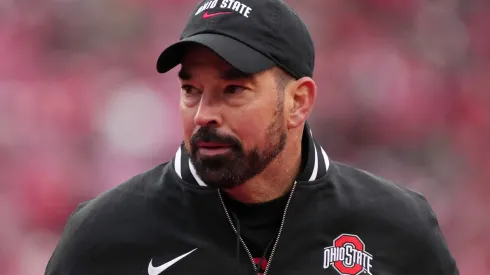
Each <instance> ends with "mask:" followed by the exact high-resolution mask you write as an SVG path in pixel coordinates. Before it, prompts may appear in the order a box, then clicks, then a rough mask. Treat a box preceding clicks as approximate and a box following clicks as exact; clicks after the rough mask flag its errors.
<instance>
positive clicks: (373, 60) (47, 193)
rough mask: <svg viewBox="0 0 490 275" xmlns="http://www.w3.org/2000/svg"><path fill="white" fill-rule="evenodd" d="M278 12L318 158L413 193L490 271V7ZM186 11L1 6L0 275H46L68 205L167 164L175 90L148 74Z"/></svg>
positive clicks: (484, 3) (418, 2)
mask: <svg viewBox="0 0 490 275" xmlns="http://www.w3.org/2000/svg"><path fill="white" fill-rule="evenodd" d="M287 2H289V3H290V4H291V6H293V7H294V8H295V9H296V10H297V11H298V13H299V14H300V16H302V17H303V18H304V21H305V22H306V23H307V25H308V26H309V28H310V30H311V32H312V35H313V38H314V41H315V45H316V51H317V54H316V70H315V76H314V78H315V80H316V81H317V85H318V87H319V95H318V101H317V103H316V106H315V110H314V112H313V114H312V115H311V117H310V119H309V120H310V124H311V125H312V128H313V133H314V134H315V135H316V137H317V139H319V141H320V142H321V143H322V145H323V146H324V148H325V150H326V151H327V154H329V156H330V157H331V158H333V159H334V160H337V161H341V162H344V163H349V164H352V165H355V166H357V167H360V168H362V169H366V170H369V171H371V172H374V173H376V174H379V175H381V176H383V177H385V178H387V179H389V180H392V181H393V182H396V183H398V184H401V185H404V186H407V187H409V188H411V189H413V190H416V191H418V192H421V193H423V194H424V195H425V196H426V197H427V198H428V200H429V202H430V203H431V205H432V207H433V209H434V212H435V213H436V214H437V215H438V218H439V222H440V226H441V228H442V231H443V233H444V234H445V236H446V239H447V242H448V244H449V247H450V249H451V251H452V253H453V255H454V256H455V258H456V260H457V263H458V265H459V267H460V271H461V274H464V275H466V274H468V275H469V274H486V273H488V272H490V235H488V232H490V214H489V212H490V200H489V198H490V182H489V181H490V88H489V87H490V2H489V1H488V0H410V1H399V0H302V1H300V0H289V1H287ZM196 4H197V2H196V1H194V0H192V1H191V0H104V1H100V0H83V1H82V0H43V1H39V0H2V1H0V274H3V275H34V274H36V275H39V274H43V271H44V267H45V265H46V262H47V260H48V258H49V256H50V255H51V253H52V250H53V249H54V246H55V245H56V242H57V241H58V239H59V236H60V233H61V231H62V230H63V226H64V224H65V222H66V219H67V217H68V215H69V214H70V213H71V211H73V209H74V207H75V206H76V205H77V204H78V203H80V202H81V201H84V200H87V199H90V198H92V197H94V196H96V195H97V194H99V193H101V192H103V191H105V190H107V189H109V188H112V187H114V186H116V185H118V184H120V183H121V182H123V181H125V180H126V179H128V178H129V177H131V176H133V175H135V174H138V173H141V172H143V171H145V170H148V169H150V168H151V167H153V166H154V165H157V164H158V163H161V162H164V161H167V160H168V159H170V158H172V156H173V155H174V153H175V151H176V149H177V146H178V145H179V143H180V141H181V138H182V137H181V128H180V124H179V123H180V120H179V116H178V109H177V108H178V101H179V86H178V81H177V78H176V73H175V72H174V73H170V74H167V75H159V74H157V73H156V69H155V63H156V58H157V57H158V55H159V54H160V52H161V50H162V49H163V48H164V47H165V46H167V45H168V44H170V43H172V42H173V41H175V40H176V39H178V37H179V34H180V31H181V30H182V28H183V26H184V24H185V22H186V20H187V19H188V16H189V15H190V12H191V10H192V9H193V8H194V7H195V6H196ZM400 249H403V248H400ZM414 264H416V263H414Z"/></svg>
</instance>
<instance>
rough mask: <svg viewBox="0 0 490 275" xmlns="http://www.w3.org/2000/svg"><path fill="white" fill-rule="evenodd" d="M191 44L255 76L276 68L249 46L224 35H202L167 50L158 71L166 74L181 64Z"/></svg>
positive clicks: (184, 40)
mask: <svg viewBox="0 0 490 275" xmlns="http://www.w3.org/2000/svg"><path fill="white" fill-rule="evenodd" d="M190 44H199V45H202V46H205V47H208V48H209V49H211V50H212V51H214V52H215V53H216V54H217V55H219V56H220V57H221V58H223V59H224V60H225V61H226V62H228V63H229V64H230V65H231V66H233V67H234V68H236V69H238V70H240V71H242V72H244V73H247V74H254V73H258V72H261V71H264V70H266V69H269V68H272V67H273V66H275V63H274V61H272V60H271V59H269V58H268V57H266V56H265V55H263V54H262V53H260V52H258V51H256V50H254V49H252V48H250V47H249V46H247V45H245V44H243V43H241V42H239V41H237V40H235V39H233V38H230V37H227V36H224V35H220V34H215V33H201V34H196V35H193V36H191V37H188V38H185V39H183V40H180V41H179V42H177V43H175V44H172V45H171V46H169V47H168V48H166V49H165V50H164V51H163V52H162V53H161V54H160V57H159V58H158V61H157V71H158V72H159V73H166V72H168V71H170V70H171V69H173V68H174V67H175V66H177V65H178V64H180V63H181V61H182V58H183V57H184V55H185V53H186V49H187V48H188V45H190Z"/></svg>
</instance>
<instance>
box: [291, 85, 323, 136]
mask: <svg viewBox="0 0 490 275" xmlns="http://www.w3.org/2000/svg"><path fill="white" fill-rule="evenodd" d="M289 92H290V94H289V95H290V99H291V100H292V102H291V105H292V106H291V108H290V109H289V117H288V120H287V125H288V129H291V128H296V127H299V126H301V125H302V124H303V123H304V122H305V121H306V119H307V118H308V116H309V115H310V113H311V110H312V109H313V104H314V103H315V99H316V84H315V81H313V79H311V78H310V77H303V78H300V79H298V80H296V81H295V82H294V84H293V85H291V88H290V90H289Z"/></svg>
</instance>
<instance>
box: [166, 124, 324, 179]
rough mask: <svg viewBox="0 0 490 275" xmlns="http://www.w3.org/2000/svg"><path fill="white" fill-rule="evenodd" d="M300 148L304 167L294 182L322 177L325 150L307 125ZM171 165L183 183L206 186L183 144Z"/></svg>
mask: <svg viewBox="0 0 490 275" xmlns="http://www.w3.org/2000/svg"><path fill="white" fill-rule="evenodd" d="M301 146H302V154H303V155H302V162H303V163H304V165H303V169H302V171H301V172H300V173H299V175H298V176H297V177H296V181H298V182H305V181H306V182H308V181H315V180H317V179H319V178H321V177H323V176H324V175H325V174H326V173H327V171H328V168H329V166H330V161H329V158H328V156H327V154H326V153H325V150H323V148H322V147H321V146H320V144H319V143H318V142H317V141H316V140H315V139H314V137H313V133H312V131H311V129H310V127H309V125H308V123H306V124H305V128H304V131H303V139H302V144H301ZM171 164H172V166H173V169H174V170H175V172H176V173H177V175H178V176H179V177H180V178H181V179H183V180H184V181H186V182H188V183H191V184H195V185H200V186H207V185H206V183H205V182H204V181H203V180H202V179H201V178H200V177H199V175H198V174H197V172H196V169H195V168H194V165H192V163H191V160H190V158H189V154H188V152H187V150H186V149H185V145H184V143H182V144H181V145H180V147H179V149H178V150H177V153H176V154H175V156H174V158H173V159H172V163H171Z"/></svg>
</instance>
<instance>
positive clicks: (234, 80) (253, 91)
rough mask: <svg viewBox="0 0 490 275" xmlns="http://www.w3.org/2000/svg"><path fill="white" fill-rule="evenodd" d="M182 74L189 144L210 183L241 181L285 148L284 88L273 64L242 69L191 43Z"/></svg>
mask: <svg viewBox="0 0 490 275" xmlns="http://www.w3.org/2000/svg"><path fill="white" fill-rule="evenodd" d="M237 54H239V53H237ZM179 78H180V81H181V86H182V89H181V99H180V113H181V117H182V120H183V126H184V139H185V146H186V149H187V151H188V152H189V154H190V158H191V161H192V163H193V164H194V166H195V168H196V171H197V173H198V175H199V176H200V177H201V179H202V180H203V181H204V182H205V183H206V184H207V185H208V186H211V187H216V188H231V187H235V186H238V185H240V184H243V183H244V182H245V181H247V180H249V179H251V178H253V177H254V176H255V175H257V174H259V173H261V172H262V171H263V170H264V169H265V168H266V167H267V166H268V165H269V163H270V162H271V161H272V160H274V159H275V158H276V157H277V155H278V154H279V153H280V152H281V151H282V150H283V149H284V146H285V144H286V137H287V128H286V123H285V119H286V118H285V116H284V111H283V107H284V106H283V105H284V104H283V100H284V91H278V90H277V88H278V87H277V78H276V72H275V71H274V70H273V69H271V70H267V71H264V72H261V73H258V74H255V75H252V76H249V75H244V74H242V73H241V72H240V71H238V70H236V69H234V68H233V67H232V66H231V65H229V64H228V63H227V62H225V61H224V60H223V59H221V58H220V57H219V56H217V55H216V54H215V53H214V52H212V51H210V50H209V49H207V48H205V47H200V46H193V48H191V49H189V50H188V52H187V54H186V56H185V57H184V59H183V61H182V69H181V71H180V72H179Z"/></svg>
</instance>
